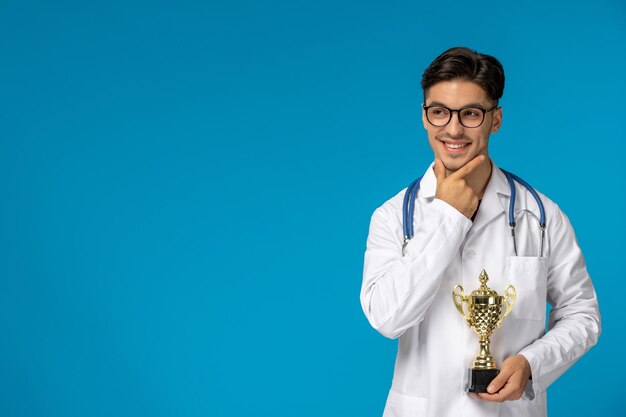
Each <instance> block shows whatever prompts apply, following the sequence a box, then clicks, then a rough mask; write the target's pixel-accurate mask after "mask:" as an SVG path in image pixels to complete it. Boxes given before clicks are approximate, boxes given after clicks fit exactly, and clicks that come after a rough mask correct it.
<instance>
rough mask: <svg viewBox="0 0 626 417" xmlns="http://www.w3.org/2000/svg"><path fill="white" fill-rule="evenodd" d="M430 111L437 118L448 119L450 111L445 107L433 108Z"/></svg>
mask: <svg viewBox="0 0 626 417" xmlns="http://www.w3.org/2000/svg"><path fill="white" fill-rule="evenodd" d="M428 110H429V112H430V114H431V115H433V116H435V117H448V109H446V108H445V107H431V108H430V109H428Z"/></svg>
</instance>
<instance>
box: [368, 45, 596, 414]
mask: <svg viewBox="0 0 626 417" xmlns="http://www.w3.org/2000/svg"><path fill="white" fill-rule="evenodd" d="M422 88H423V89H424V104H423V108H422V121H423V124H424V128H425V129H426V131H427V133H428V141H429V143H430V146H431V148H432V150H433V153H434V163H433V164H432V165H431V166H430V167H429V168H428V169H427V170H426V173H425V174H424V176H423V177H422V179H421V182H420V188H419V191H418V193H417V197H416V198H415V210H414V216H413V218H412V219H410V221H412V224H413V227H414V237H413V238H412V239H410V240H409V241H408V242H406V241H405V237H404V233H403V199H404V194H405V192H406V190H403V191H402V192H400V193H399V194H398V195H396V196H395V197H393V198H391V199H390V200H389V201H387V202H386V203H385V204H383V205H382V206H381V207H379V208H378V209H377V210H376V211H375V212H374V214H373V216H372V220H371V225H370V231H369V236H368V240H367V249H366V252H365V266H364V273H363V286H362V289H361V305H362V307H363V311H364V312H365V315H366V316H367V318H368V320H369V322H370V323H371V325H372V326H373V327H374V328H375V329H376V330H378V331H379V332H380V333H381V334H383V335H384V336H387V337H389V338H394V339H395V338H398V337H399V338H400V340H399V343H398V354H397V358H396V366H395V371H394V377H393V382H392V386H391V390H390V391H389V395H388V398H387V403H386V406H385V411H384V416H385V417H393V416H434V417H444V416H455V417H456V416H542V415H545V414H546V389H547V387H548V386H549V385H550V384H551V383H552V382H554V381H555V380H556V379H557V378H558V377H559V376H560V375H561V374H563V372H565V370H567V369H568V368H569V367H570V366H572V364H573V363H574V362H576V360H578V359H579V358H580V357H581V356H582V355H583V354H584V353H585V352H586V351H587V350H589V349H590V348H591V347H592V346H593V345H594V344H595V343H596V342H597V339H598V336H599V334H600V313H599V309H598V303H597V299H596V294H595V290H594V288H593V285H592V283H591V280H590V278H589V274H588V273H587V269H586V266H585V261H584V258H583V255H582V253H581V251H580V248H579V246H578V244H577V242H576V238H575V236H574V231H573V229H572V226H571V225H570V223H569V220H568V219H567V217H566V216H565V215H564V214H563V213H562V212H561V210H560V209H559V208H558V206H557V205H556V204H555V203H554V202H552V201H551V200H549V199H548V198H547V197H545V196H544V195H543V194H541V193H538V197H539V198H540V199H541V201H542V202H543V205H544V206H545V218H546V223H547V224H546V227H545V241H544V242H542V239H541V232H540V230H541V229H540V227H539V218H540V210H539V208H538V204H537V202H536V201H535V199H534V197H533V196H532V194H531V193H530V192H529V191H528V190H527V189H526V188H524V187H522V186H520V184H516V188H515V190H516V200H515V207H514V214H515V223H516V236H515V239H516V241H515V243H514V242H513V239H512V236H511V229H510V225H509V219H508V213H509V202H510V200H511V188H510V184H509V183H508V181H507V178H506V176H505V174H504V173H503V172H502V171H501V170H500V169H499V168H498V167H496V165H495V164H494V162H493V161H492V160H491V159H490V157H489V152H488V144H489V136H490V134H491V133H496V132H497V131H498V130H499V129H500V126H501V124H502V108H501V107H499V106H498V100H499V99H500V98H501V97H502V92H503V90H504V72H503V69H502V66H501V64H500V63H499V62H498V60H496V59H495V58H493V57H491V56H489V55H484V54H480V53H477V52H475V51H472V50H470V49H467V48H452V49H449V50H447V51H446V52H444V53H443V54H442V55H440V56H439V57H437V58H436V59H435V61H433V62H432V63H431V65H430V66H429V67H428V68H427V69H426V71H425V72H424V75H423V78H422ZM483 269H484V270H485V271H486V272H487V273H488V275H489V282H488V283H487V285H488V286H489V287H491V288H492V289H494V290H496V291H498V293H499V294H500V295H502V294H503V292H504V289H505V287H506V286H507V285H508V284H513V286H514V287H515V288H516V291H517V300H516V303H515V305H514V306H513V309H512V311H511V313H510V314H509V316H507V317H506V319H505V320H504V321H503V324H502V327H501V328H499V329H496V330H495V331H494V333H493V335H492V336H491V350H492V354H493V356H494V358H495V360H496V363H497V367H498V368H499V369H500V373H499V374H498V376H496V377H495V379H493V381H492V382H491V383H490V384H489V387H488V392H487V393H480V394H476V393H468V392H467V390H466V387H467V378H468V377H467V374H468V368H470V367H471V365H472V361H473V360H474V358H475V357H476V355H477V353H478V337H477V336H476V334H475V332H474V331H473V329H471V328H469V327H468V326H467V325H466V323H465V320H464V319H463V317H462V316H461V315H460V314H459V313H458V311H457V310H456V308H455V307H454V303H453V301H452V290H453V288H454V287H455V285H456V284H462V286H463V287H464V288H465V289H466V290H468V291H467V292H470V291H471V290H473V289H475V288H477V287H478V286H479V282H478V276H479V274H480V273H481V271H482V270H483ZM546 302H548V303H550V304H551V306H552V310H551V311H550V316H549V323H548V328H549V330H548V331H547V332H546V329H545V320H546Z"/></svg>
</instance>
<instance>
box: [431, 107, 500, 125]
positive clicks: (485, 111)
mask: <svg viewBox="0 0 626 417" xmlns="http://www.w3.org/2000/svg"><path fill="white" fill-rule="evenodd" d="M435 107H439V108H441V109H446V110H448V113H449V114H448V121H447V122H445V123H444V124H442V125H436V124H434V123H433V122H431V121H430V119H429V118H428V109H432V108H435ZM498 107H499V106H498V105H497V104H496V105H495V106H493V107H492V108H490V109H489V110H485V109H482V108H480V107H471V106H470V107H462V108H460V109H454V110H453V109H451V108H449V107H446V106H441V105H434V106H424V105H422V108H423V109H424V112H425V115H426V120H428V123H430V124H431V125H433V126H435V127H444V126H446V125H447V124H448V123H450V120H452V113H454V112H456V117H457V118H458V119H459V123H461V126H463V127H466V128H468V129H474V128H477V127H481V126H482V125H483V123H484V122H485V115H486V114H487V113H489V112H490V111H493V110H495V109H497V108H498ZM467 109H473V110H480V111H481V112H482V114H483V118H482V120H481V121H480V123H479V124H478V126H466V125H465V124H463V121H462V120H461V111H462V110H467Z"/></svg>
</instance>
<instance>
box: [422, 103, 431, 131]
mask: <svg viewBox="0 0 626 417" xmlns="http://www.w3.org/2000/svg"><path fill="white" fill-rule="evenodd" d="M425 105H426V104H422V124H423V125H424V129H425V130H428V126H429V125H430V123H428V120H426V111H425V110H424V106H425Z"/></svg>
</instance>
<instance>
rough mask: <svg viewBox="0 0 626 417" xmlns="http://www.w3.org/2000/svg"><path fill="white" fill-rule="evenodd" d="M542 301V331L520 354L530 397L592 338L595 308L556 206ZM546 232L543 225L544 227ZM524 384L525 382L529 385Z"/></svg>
mask: <svg viewBox="0 0 626 417" xmlns="http://www.w3.org/2000/svg"><path fill="white" fill-rule="evenodd" d="M551 217H552V218H554V219H555V221H554V222H553V224H552V225H550V224H548V227H552V228H553V229H552V230H553V231H554V233H551V235H550V238H551V242H550V254H549V263H548V281H547V290H548V291H547V301H548V302H549V303H550V305H551V306H552V310H551V311H550V316H549V320H548V328H549V330H548V332H547V333H546V334H545V335H544V336H543V337H542V338H540V339H538V340H536V341H535V342H534V343H532V344H531V345H529V346H527V347H526V348H524V349H523V350H522V351H521V352H520V353H521V354H522V355H524V356H525V357H526V359H528V362H529V363H530V367H531V370H532V386H531V388H532V392H529V390H527V393H528V395H529V396H530V397H531V398H532V397H533V396H534V395H535V394H538V393H541V392H544V391H545V390H546V389H547V388H548V386H549V385H550V384H552V383H553V382H554V381H555V380H556V379H557V378H558V377H559V376H561V375H562V374H563V373H564V372H565V371H566V370H567V369H569V367H571V366H572V365H573V364H574V363H575V362H576V361H577V360H578V359H579V358H580V357H581V356H582V355H583V354H584V353H585V352H587V351H588V350H589V349H590V348H591V347H592V346H593V345H595V344H596V343H597V341H598V337H599V335H600V331H601V325H600V310H599V307H598V300H597V297H596V292H595V290H594V287H593V284H592V282H591V279H590V277H589V273H588V272H587V267H586V265H585V259H584V258H583V254H582V252H581V250H580V247H579V246H578V243H577V241H576V237H575V235H574V230H573V228H572V226H571V224H570V222H569V220H568V219H567V217H566V216H565V215H564V214H563V213H562V212H561V211H560V210H559V209H558V207H556V210H555V212H554V213H553V214H552V216H551ZM548 230H549V229H548ZM529 385H530V384H529Z"/></svg>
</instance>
